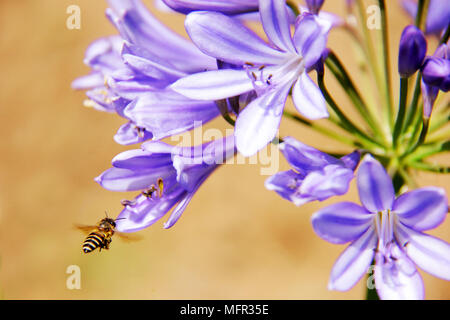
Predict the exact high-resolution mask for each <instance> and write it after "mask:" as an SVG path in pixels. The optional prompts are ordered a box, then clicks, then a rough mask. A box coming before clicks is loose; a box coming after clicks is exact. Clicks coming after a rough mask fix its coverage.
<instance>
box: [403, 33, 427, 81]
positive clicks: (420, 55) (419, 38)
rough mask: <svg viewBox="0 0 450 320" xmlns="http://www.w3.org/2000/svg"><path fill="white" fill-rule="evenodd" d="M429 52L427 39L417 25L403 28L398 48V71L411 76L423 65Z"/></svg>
mask: <svg viewBox="0 0 450 320" xmlns="http://www.w3.org/2000/svg"><path fill="white" fill-rule="evenodd" d="M426 53H427V40H426V39H425V35H424V34H423V32H422V30H420V29H419V28H417V27H416V26H413V25H411V26H407V27H406V28H405V29H403V32H402V35H401V38H400V46H399V50H398V73H399V74H400V76H401V77H404V78H409V77H411V76H412V75H413V74H414V73H416V71H417V70H419V69H420V67H421V66H422V63H423V60H424V59H425V55H426Z"/></svg>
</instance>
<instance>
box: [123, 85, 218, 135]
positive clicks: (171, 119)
mask: <svg viewBox="0 0 450 320" xmlns="http://www.w3.org/2000/svg"><path fill="white" fill-rule="evenodd" d="M125 114H126V116H127V117H128V118H130V119H131V120H133V122H135V123H136V125H137V126H139V127H144V128H146V130H147V131H149V132H151V133H152V135H153V139H154V140H159V139H162V138H165V137H168V136H171V135H175V134H179V133H182V132H185V131H189V130H191V129H193V128H195V127H198V126H200V125H203V124H206V123H207V122H208V121H210V120H212V119H214V118H215V117H217V116H218V115H219V114H220V113H219V109H218V108H217V106H216V104H215V103H214V102H209V101H198V100H192V99H189V98H186V97H185V96H182V95H180V94H178V93H176V92H174V91H171V90H161V91H155V92H149V93H147V94H145V95H142V96H141V97H139V98H138V99H136V100H135V101H133V102H132V103H130V104H129V105H128V106H127V108H126V110H125Z"/></svg>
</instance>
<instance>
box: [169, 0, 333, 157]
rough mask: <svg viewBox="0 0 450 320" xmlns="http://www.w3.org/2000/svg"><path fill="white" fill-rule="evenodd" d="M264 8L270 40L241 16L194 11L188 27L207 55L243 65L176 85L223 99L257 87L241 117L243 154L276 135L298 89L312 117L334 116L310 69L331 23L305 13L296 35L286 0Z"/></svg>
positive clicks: (301, 105) (300, 103)
mask: <svg viewBox="0 0 450 320" xmlns="http://www.w3.org/2000/svg"><path fill="white" fill-rule="evenodd" d="M259 12H260V16H261V21H262V25H263V27H264V31H265V33H266V35H267V37H268V38H269V41H270V44H268V43H266V42H265V41H263V40H262V39H261V38H260V37H258V36H257V35H256V34H255V33H254V32H253V31H251V30H250V29H248V28H247V27H245V26H244V25H243V24H242V23H241V22H240V21H239V20H237V19H234V18H231V17H228V16H226V15H223V14H221V13H217V12H203V11H200V12H192V13H190V14H189V15H188V16H187V18H186V22H185V25H186V30H187V32H188V34H189V36H190V37H191V39H192V40H193V42H194V43H195V44H196V45H197V46H198V47H199V48H200V50H202V51H203V52H204V53H206V54H208V55H210V56H212V57H215V58H216V59H218V60H221V61H225V62H227V63H231V64H234V65H237V66H242V67H241V68H238V69H225V70H216V71H208V72H202V73H197V74H193V75H190V76H187V77H184V78H181V79H180V80H178V81H176V82H175V83H174V84H173V85H171V88H172V89H173V90H175V91H177V92H179V93H181V94H183V95H185V96H187V97H189V98H192V99H203V100H220V99H225V98H230V97H234V96H239V95H241V94H244V93H247V92H250V91H255V92H256V93H257V95H258V97H257V98H256V99H254V100H253V101H252V102H250V103H249V105H248V106H247V107H246V108H245V109H244V110H243V111H242V112H240V114H239V115H238V118H237V121H236V127H235V136H236V145H237V148H238V150H239V152H241V153H242V154H243V155H245V156H250V155H253V154H255V153H256V152H257V151H259V150H260V149H262V148H263V147H264V146H265V145H267V143H269V142H270V141H271V140H272V139H273V138H274V137H275V135H276V132H277V130H278V127H279V124H280V121H281V116H282V114H283V108H284V105H285V102H286V99H287V97H288V94H289V92H290V91H291V88H292V97H293V100H294V104H295V106H296V108H297V110H298V111H299V112H300V113H301V114H302V115H304V116H305V117H307V118H309V119H320V118H325V117H328V111H327V108H326V104H325V99H324V97H323V95H322V93H321V91H320V89H319V88H318V87H317V85H316V84H315V83H314V82H313V81H312V79H311V78H310V77H309V76H308V74H307V71H308V70H309V69H310V68H311V67H312V66H313V65H314V64H315V63H316V61H317V60H318V59H319V58H320V57H321V55H322V52H323V51H324V49H325V47H326V42H327V36H328V32H329V30H330V28H331V23H329V22H327V21H325V20H322V19H319V18H317V17H316V16H315V15H312V14H308V13H304V14H302V15H301V16H299V17H298V19H297V21H296V23H295V32H294V34H293V35H291V31H290V24H289V21H288V18H287V16H288V12H287V10H286V4H285V1H284V0H260V1H259Z"/></svg>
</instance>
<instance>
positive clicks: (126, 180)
mask: <svg viewBox="0 0 450 320" xmlns="http://www.w3.org/2000/svg"><path fill="white" fill-rule="evenodd" d="M172 169H173V168H172ZM175 174H176V173H175V170H173V171H171V170H170V169H166V170H159V171H155V170H152V169H150V170H131V169H121V168H110V169H108V170H106V171H105V172H103V173H102V174H101V175H100V176H98V177H97V178H95V181H96V182H97V183H98V184H100V185H101V186H102V187H103V188H105V189H107V190H110V191H121V192H125V191H137V190H143V189H146V188H148V187H150V186H151V185H152V184H154V183H155V182H156V181H157V180H158V178H163V179H164V178H166V177H168V176H170V175H175Z"/></svg>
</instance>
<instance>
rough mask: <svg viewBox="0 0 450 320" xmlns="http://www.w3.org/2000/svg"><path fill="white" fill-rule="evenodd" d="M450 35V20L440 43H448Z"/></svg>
mask: <svg viewBox="0 0 450 320" xmlns="http://www.w3.org/2000/svg"><path fill="white" fill-rule="evenodd" d="M449 36H450V22H449V24H448V25H447V29H445V33H444V35H443V36H442V38H441V41H439V45H441V44H443V43H447V41H448V38H449Z"/></svg>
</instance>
